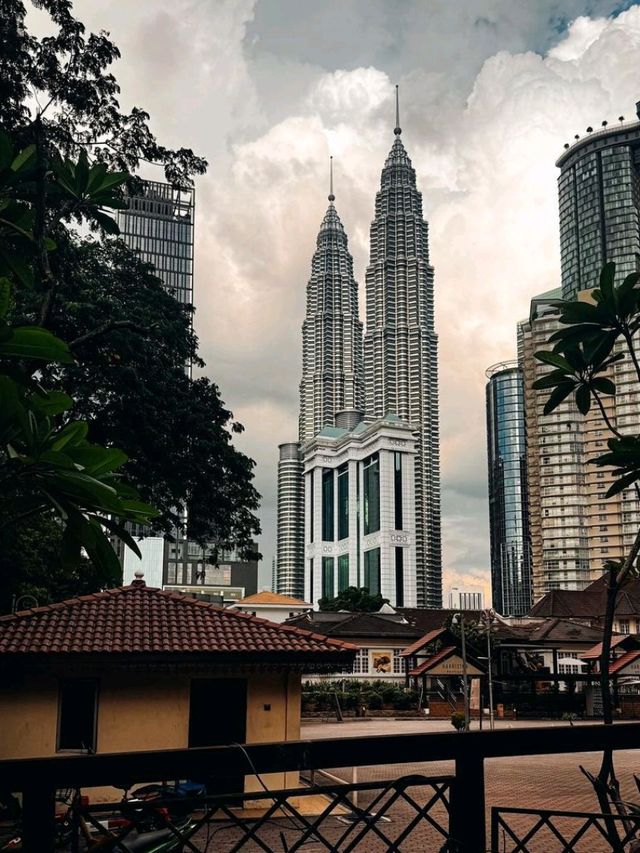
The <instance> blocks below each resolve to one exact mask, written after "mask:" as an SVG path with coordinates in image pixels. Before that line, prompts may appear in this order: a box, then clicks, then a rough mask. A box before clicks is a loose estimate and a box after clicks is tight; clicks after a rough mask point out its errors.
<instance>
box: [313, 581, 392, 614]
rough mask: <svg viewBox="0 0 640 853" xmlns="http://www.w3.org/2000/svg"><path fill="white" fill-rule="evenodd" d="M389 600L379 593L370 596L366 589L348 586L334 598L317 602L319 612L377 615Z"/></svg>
mask: <svg viewBox="0 0 640 853" xmlns="http://www.w3.org/2000/svg"><path fill="white" fill-rule="evenodd" d="M388 603H389V599H388V598H383V597H382V595H381V594H380V593H379V592H376V593H375V594H372V593H370V592H369V590H368V589H367V587H357V586H348V587H347V588H346V589H343V590H342V592H339V593H338V594H337V595H336V596H335V598H321V599H320V600H319V601H318V606H319V608H320V610H326V611H333V612H337V611H339V610H347V611H349V612H350V613H377V612H378V610H380V608H381V607H382V605H383V604H388Z"/></svg>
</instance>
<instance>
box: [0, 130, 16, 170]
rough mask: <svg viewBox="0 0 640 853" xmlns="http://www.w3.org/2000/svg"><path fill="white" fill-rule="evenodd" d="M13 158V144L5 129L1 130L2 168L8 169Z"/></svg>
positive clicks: (0, 156) (0, 163) (0, 166)
mask: <svg viewBox="0 0 640 853" xmlns="http://www.w3.org/2000/svg"><path fill="white" fill-rule="evenodd" d="M12 159H13V145H12V144H11V139H10V138H9V137H8V136H7V134H6V133H5V132H4V131H0V169H7V168H8V167H9V166H10V164H11V160H12Z"/></svg>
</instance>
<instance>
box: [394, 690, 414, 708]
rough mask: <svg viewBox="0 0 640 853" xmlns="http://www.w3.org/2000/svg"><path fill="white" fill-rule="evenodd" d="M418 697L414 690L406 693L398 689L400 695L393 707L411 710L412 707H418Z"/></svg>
mask: <svg viewBox="0 0 640 853" xmlns="http://www.w3.org/2000/svg"><path fill="white" fill-rule="evenodd" d="M417 706H418V697H417V696H416V694H415V692H414V691H413V690H410V691H407V692H406V693H404V692H402V691H400V690H399V691H398V696H397V698H396V700H395V702H394V703H393V707H394V708H395V709H396V710H398V711H410V710H411V709H412V708H417Z"/></svg>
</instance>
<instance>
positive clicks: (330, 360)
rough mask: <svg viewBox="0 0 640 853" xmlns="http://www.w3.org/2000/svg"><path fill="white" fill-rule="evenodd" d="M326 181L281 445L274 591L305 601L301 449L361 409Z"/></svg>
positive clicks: (358, 342) (354, 339)
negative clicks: (291, 431)
mask: <svg viewBox="0 0 640 853" xmlns="http://www.w3.org/2000/svg"><path fill="white" fill-rule="evenodd" d="M334 201H335V196H334V194H333V175H332V177H331V186H330V191H329V206H328V208H327V211H326V213H325V215H324V218H323V220H322V223H321V225H320V231H319V233H318V237H317V241H316V250H315V252H314V254H313V257H312V260H311V276H310V278H309V282H308V284H307V305H306V314H305V319H304V322H303V324H302V378H301V381H300V414H299V432H298V442H297V443H296V442H287V443H285V444H282V445H280V457H279V461H278V508H277V512H278V518H277V555H276V584H275V586H276V591H277V592H279V593H283V594H284V595H292V596H295V597H298V598H302V597H303V595H304V572H305V569H304V565H305V564H304V478H303V449H302V446H303V444H304V443H305V442H307V441H309V440H310V439H312V438H313V437H314V436H315V435H316V434H317V433H318V432H320V430H321V429H322V428H323V427H325V426H332V425H333V423H334V419H335V416H336V414H337V413H338V412H339V411H341V410H343V409H361V408H362V404H363V397H364V389H363V379H362V323H361V322H360V319H359V315H358V314H359V312H358V285H357V282H356V281H355V279H354V277H353V258H352V257H351V254H350V253H349V247H348V241H347V235H346V233H345V230H344V226H343V225H342V222H341V221H340V217H339V216H338V212H337V210H336V208H335V205H334Z"/></svg>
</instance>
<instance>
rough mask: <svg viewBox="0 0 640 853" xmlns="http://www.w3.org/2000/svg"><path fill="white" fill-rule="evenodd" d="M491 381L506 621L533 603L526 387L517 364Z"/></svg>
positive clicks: (497, 561)
mask: <svg viewBox="0 0 640 853" xmlns="http://www.w3.org/2000/svg"><path fill="white" fill-rule="evenodd" d="M487 377H488V379H489V382H488V383H487V388H486V398H487V452H488V462H489V525H490V533H491V589H492V594H493V606H494V607H495V608H496V610H497V611H498V612H499V613H501V614H503V615H505V616H522V615H524V614H525V613H527V612H528V611H529V609H530V608H531V605H532V603H533V601H532V589H531V541H530V538H529V519H528V512H527V500H526V495H527V450H526V437H525V411H524V383H523V377H522V370H521V369H520V367H519V366H518V364H517V362H506V363H503V364H497V365H494V366H493V367H490V368H489V369H488V370H487Z"/></svg>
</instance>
